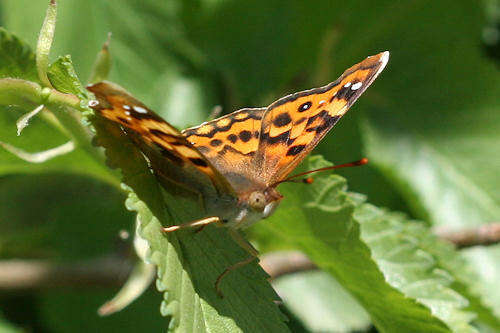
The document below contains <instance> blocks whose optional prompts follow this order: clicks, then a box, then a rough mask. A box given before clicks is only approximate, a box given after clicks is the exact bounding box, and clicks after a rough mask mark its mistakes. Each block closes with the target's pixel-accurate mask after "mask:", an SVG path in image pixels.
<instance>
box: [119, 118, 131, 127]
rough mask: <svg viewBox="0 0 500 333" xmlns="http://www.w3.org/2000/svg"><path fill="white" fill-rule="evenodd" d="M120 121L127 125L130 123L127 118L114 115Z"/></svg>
mask: <svg viewBox="0 0 500 333" xmlns="http://www.w3.org/2000/svg"><path fill="white" fill-rule="evenodd" d="M116 118H117V119H118V120H119V121H120V122H121V123H124V124H127V125H129V124H130V121H128V119H126V118H123V117H116Z"/></svg>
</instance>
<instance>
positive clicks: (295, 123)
mask: <svg viewBox="0 0 500 333" xmlns="http://www.w3.org/2000/svg"><path fill="white" fill-rule="evenodd" d="M388 59H389V52H382V53H379V54H377V55H374V56H371V57H368V58H366V59H365V60H363V61H362V62H360V63H358V64H356V65H354V66H352V67H351V68H349V69H348V70H346V71H345V72H344V73H343V74H342V75H341V76H340V77H339V78H338V79H337V80H336V81H334V82H332V83H330V84H328V85H326V86H324V87H320V88H316V89H311V90H306V91H302V92H298V93H295V94H292V95H289V96H285V97H283V98H281V99H279V100H277V101H276V102H274V103H273V104H271V105H270V106H269V107H268V108H267V110H266V112H265V114H264V116H263V118H262V128H261V136H260V141H259V147H258V149H257V154H256V156H255V159H254V165H253V169H254V170H256V171H255V172H259V176H258V177H259V178H260V179H263V180H264V182H265V183H266V184H267V185H271V184H274V183H275V182H277V181H279V180H282V179H284V178H285V177H286V176H287V175H288V174H289V173H290V172H291V171H292V170H293V169H294V168H295V167H296V166H297V164H299V163H300V162H301V161H302V160H303V159H304V158H305V156H306V155H307V154H308V153H309V152H310V151H311V150H312V149H313V148H314V147H315V146H316V145H317V144H318V142H319V141H320V140H321V139H322V138H323V137H324V136H325V135H326V133H327V132H328V131H329V130H330V129H331V128H332V127H333V126H334V125H335V124H336V123H337V121H338V120H339V119H340V118H341V117H342V116H343V115H344V114H345V113H346V112H347V110H348V109H349V107H350V106H351V105H352V104H354V102H355V101H356V100H357V99H358V98H359V96H360V95H361V94H362V93H363V92H364V91H365V90H366V89H367V88H368V87H369V86H370V84H371V83H372V82H373V81H374V80H375V78H376V77H377V75H378V74H380V72H381V71H382V70H383V69H384V67H385V65H386V64H387V61H388Z"/></svg>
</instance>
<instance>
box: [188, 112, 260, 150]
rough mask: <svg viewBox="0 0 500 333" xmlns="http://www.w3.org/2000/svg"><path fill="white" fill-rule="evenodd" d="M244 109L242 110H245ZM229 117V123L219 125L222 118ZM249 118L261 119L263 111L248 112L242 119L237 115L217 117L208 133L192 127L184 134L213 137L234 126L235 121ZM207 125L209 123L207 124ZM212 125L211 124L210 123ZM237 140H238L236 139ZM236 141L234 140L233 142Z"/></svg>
mask: <svg viewBox="0 0 500 333" xmlns="http://www.w3.org/2000/svg"><path fill="white" fill-rule="evenodd" d="M244 110H245V109H243V110H242V111H244ZM226 118H227V119H229V120H230V121H231V122H230V123H229V124H227V125H226V126H222V127H219V126H217V122H218V121H220V120H221V119H226ZM248 119H254V120H261V119H262V113H259V112H248V113H247V115H246V117H243V118H241V119H236V118H235V117H232V115H231V114H230V115H228V116H226V117H221V118H219V119H215V120H213V121H212V122H211V126H212V130H210V131H209V132H207V133H198V132H197V131H198V130H199V129H200V127H196V128H192V129H187V130H185V132H184V134H185V135H186V136H191V135H196V136H203V137H207V138H211V137H213V136H214V135H215V134H216V133H218V132H227V131H229V130H230V129H231V127H233V125H234V124H235V123H238V122H242V121H246V120H248ZM205 126H207V125H205ZM208 126H210V125H208ZM235 142H236V141H235ZM233 143H234V142H233Z"/></svg>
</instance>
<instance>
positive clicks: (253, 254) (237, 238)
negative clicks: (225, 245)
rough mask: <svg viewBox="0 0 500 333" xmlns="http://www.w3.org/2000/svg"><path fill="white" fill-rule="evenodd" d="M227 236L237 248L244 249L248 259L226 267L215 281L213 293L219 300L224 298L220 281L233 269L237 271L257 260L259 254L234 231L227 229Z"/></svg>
mask: <svg viewBox="0 0 500 333" xmlns="http://www.w3.org/2000/svg"><path fill="white" fill-rule="evenodd" d="M229 234H230V235H231V237H232V238H233V240H234V241H235V242H236V243H238V245H239V246H241V247H242V248H244V249H245V250H246V251H247V252H248V253H249V254H250V258H247V259H245V260H242V261H239V262H237V263H236V264H233V265H231V266H229V267H227V268H226V269H225V270H224V272H222V273H221V274H220V275H219V276H218V277H217V280H215V291H216V292H217V294H218V295H219V297H220V298H222V297H224V295H223V294H222V292H221V290H220V283H221V281H222V278H224V277H225V276H226V275H227V274H229V272H231V271H234V270H235V269H238V268H240V267H243V266H245V265H248V264H249V263H251V262H252V261H254V260H255V259H257V256H258V255H259V252H258V251H257V250H256V249H255V248H254V247H253V246H252V244H250V243H249V242H248V241H247V240H246V239H245V238H243V237H242V236H241V234H240V233H239V232H238V231H236V230H234V229H229Z"/></svg>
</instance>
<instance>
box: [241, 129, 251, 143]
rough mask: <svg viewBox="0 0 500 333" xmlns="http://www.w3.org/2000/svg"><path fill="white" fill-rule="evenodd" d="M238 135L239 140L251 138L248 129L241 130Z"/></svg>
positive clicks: (244, 140)
mask: <svg viewBox="0 0 500 333" xmlns="http://www.w3.org/2000/svg"><path fill="white" fill-rule="evenodd" d="M239 137H240V139H241V141H243V142H248V141H250V139H251V138H252V133H251V132H250V131H241V132H240V134H239Z"/></svg>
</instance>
